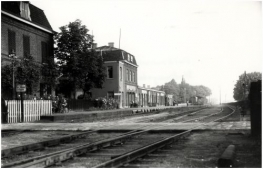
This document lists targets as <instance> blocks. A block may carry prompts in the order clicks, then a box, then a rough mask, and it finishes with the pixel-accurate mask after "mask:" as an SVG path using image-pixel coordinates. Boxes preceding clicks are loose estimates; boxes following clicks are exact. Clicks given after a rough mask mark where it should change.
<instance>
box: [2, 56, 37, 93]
mask: <svg viewBox="0 0 263 169" xmlns="http://www.w3.org/2000/svg"><path fill="white" fill-rule="evenodd" d="M12 69H13V66H12V64H9V65H5V66H3V68H2V72H1V79H2V82H1V84H2V91H3V92H5V93H6V92H10V93H12V89H13V85H12V83H13V70H12ZM14 75H15V83H16V84H25V85H26V87H27V94H32V93H33V92H35V91H36V90H37V88H38V85H39V80H40V66H39V65H38V64H37V63H36V62H35V61H34V58H33V57H32V56H31V55H27V56H25V57H24V58H22V59H16V60H15V61H14Z"/></svg>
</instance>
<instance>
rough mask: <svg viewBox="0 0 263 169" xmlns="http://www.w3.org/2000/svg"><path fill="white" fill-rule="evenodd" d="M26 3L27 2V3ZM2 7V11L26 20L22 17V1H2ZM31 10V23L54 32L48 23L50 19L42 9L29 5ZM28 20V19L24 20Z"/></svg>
mask: <svg viewBox="0 0 263 169" xmlns="http://www.w3.org/2000/svg"><path fill="white" fill-rule="evenodd" d="M25 2H26V1H25ZM1 5H2V7H1V8H2V9H1V10H2V11H5V12H8V13H10V14H12V15H15V16H17V17H20V18H21V19H24V18H22V17H21V16H20V1H1ZM29 9H30V17H31V21H30V20H27V21H29V22H32V23H34V24H36V25H38V26H41V27H43V28H46V29H48V30H50V31H53V30H52V27H51V25H50V24H49V22H48V19H47V17H46V15H45V13H44V11H43V10H42V9H39V8H38V7H36V6H34V5H32V4H30V3H29ZM24 20H26V19H24Z"/></svg>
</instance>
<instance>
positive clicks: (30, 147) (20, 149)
mask: <svg viewBox="0 0 263 169" xmlns="http://www.w3.org/2000/svg"><path fill="white" fill-rule="evenodd" d="M162 110H165V109H161V108H157V109H156V110H155V111H162ZM110 126H114V125H106V127H110ZM104 127H105V126H104ZM98 130H99V129H97V130H92V131H87V132H82V133H78V134H71V135H68V136H64V137H60V138H56V139H50V140H45V141H41V142H36V143H30V144H26V145H22V146H17V147H13V148H8V149H3V150H1V158H6V157H9V156H11V155H14V154H22V153H26V152H29V151H34V150H39V149H44V148H45V147H48V146H55V145H59V144H61V143H67V142H71V141H73V140H75V139H78V138H82V137H84V136H85V135H87V134H91V133H94V132H97V131H98ZM33 159H35V158H32V159H30V160H33Z"/></svg>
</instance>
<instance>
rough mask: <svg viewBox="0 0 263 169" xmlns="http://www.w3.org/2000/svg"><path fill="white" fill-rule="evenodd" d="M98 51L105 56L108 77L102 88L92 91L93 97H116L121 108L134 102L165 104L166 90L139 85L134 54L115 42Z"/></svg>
mask: <svg viewBox="0 0 263 169" xmlns="http://www.w3.org/2000/svg"><path fill="white" fill-rule="evenodd" d="M96 51H97V52H99V54H100V55H102V56H103V59H104V66H105V67H106V70H107V77H106V80H105V82H104V84H103V87H102V89H96V88H95V89H92V90H91V91H90V92H91V96H92V98H93V99H96V98H98V97H107V98H115V99H116V100H117V101H118V103H119V107H120V108H124V107H131V104H132V103H137V104H138V106H140V107H146V106H159V105H165V92H163V91H158V90H155V89H150V88H149V87H148V88H145V86H144V87H139V86H138V64H137V62H136V58H135V57H134V56H133V55H132V54H130V53H128V52H126V51H124V50H122V49H117V48H115V47H114V44H113V43H109V46H102V47H99V48H96Z"/></svg>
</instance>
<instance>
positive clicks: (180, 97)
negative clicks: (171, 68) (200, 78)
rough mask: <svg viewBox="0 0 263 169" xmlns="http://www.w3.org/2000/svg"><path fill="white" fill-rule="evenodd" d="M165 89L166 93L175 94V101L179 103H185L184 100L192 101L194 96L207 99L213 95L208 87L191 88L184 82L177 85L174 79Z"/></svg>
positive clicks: (166, 84)
mask: <svg viewBox="0 0 263 169" xmlns="http://www.w3.org/2000/svg"><path fill="white" fill-rule="evenodd" d="M163 88H164V91H165V93H167V94H173V95H174V99H175V100H176V101H178V102H184V98H185V100H186V101H191V97H193V96H202V97H206V96H209V95H211V93H212V92H211V90H210V89H209V88H208V87H206V86H203V85H200V86H191V85H189V84H188V83H186V82H185V81H184V80H183V81H182V82H181V84H177V83H176V81H175V80H174V79H172V80H171V81H170V82H168V83H165V85H164V87H163Z"/></svg>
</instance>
